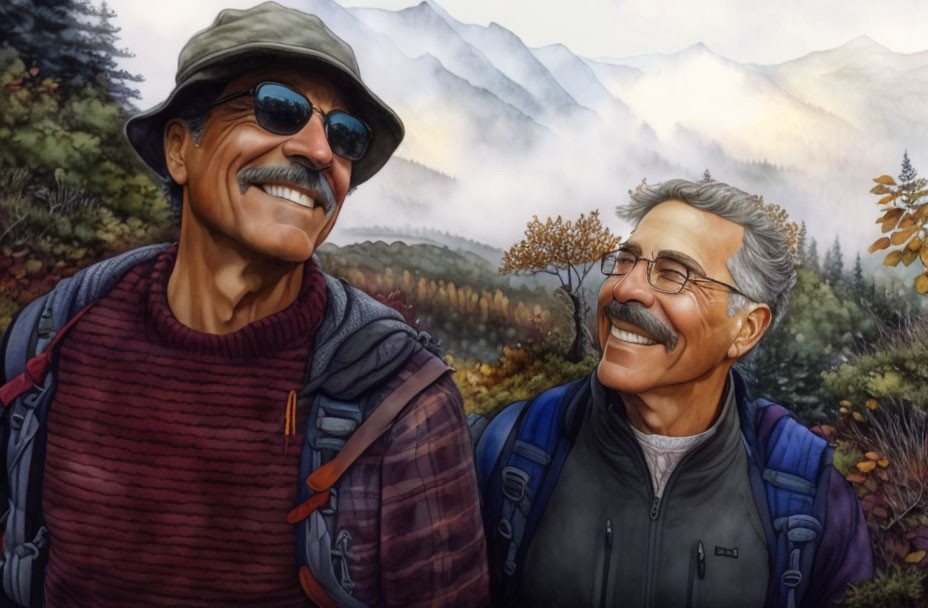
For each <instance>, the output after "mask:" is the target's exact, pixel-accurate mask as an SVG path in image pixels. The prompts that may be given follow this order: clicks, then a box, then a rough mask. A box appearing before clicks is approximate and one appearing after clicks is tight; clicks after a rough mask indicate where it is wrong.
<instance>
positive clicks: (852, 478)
mask: <svg viewBox="0 0 928 608" xmlns="http://www.w3.org/2000/svg"><path fill="white" fill-rule="evenodd" d="M844 478H845V479H847V480H848V481H849V482H851V483H863V482H865V481H867V478H866V477H864V476H863V475H861V474H860V473H859V472H857V471H848V473H847V475H845V476H844Z"/></svg>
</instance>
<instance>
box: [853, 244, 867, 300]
mask: <svg viewBox="0 0 928 608" xmlns="http://www.w3.org/2000/svg"><path fill="white" fill-rule="evenodd" d="M852 280H853V285H852V287H853V289H854V295H855V296H856V297H857V298H858V299H860V298H862V297H863V296H864V295H865V293H866V288H867V285H866V283H865V281H864V269H863V266H861V264H860V252H857V258H856V259H855V260H854V274H853V276H852Z"/></svg>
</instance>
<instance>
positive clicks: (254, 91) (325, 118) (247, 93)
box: [208, 80, 374, 162]
mask: <svg viewBox="0 0 928 608" xmlns="http://www.w3.org/2000/svg"><path fill="white" fill-rule="evenodd" d="M265 85H274V86H278V87H283V88H285V89H288V90H290V91H292V92H293V93H295V94H296V95H297V96H299V97H302V98H303V99H304V100H305V101H306V104H307V105H308V106H309V117H308V118H307V119H306V122H304V123H303V124H301V125H300V126H299V127H298V128H297V129H296V130H295V131H289V132H280V131H274V130H272V129H269V128H268V127H267V126H265V125H264V124H262V123H261V120H260V118H259V117H258V112H257V107H258V104H257V95H258V90H259V89H260V88H261V87H263V86H265ZM240 97H251V99H252V111H253V112H254V115H255V121H256V122H257V123H258V125H259V126H260V127H261V128H262V129H264V130H265V131H267V132H268V133H273V134H275V135H295V134H296V133H299V132H300V131H301V130H302V129H303V127H305V126H306V125H307V124H309V121H310V120H312V117H313V113H316V114H318V115H319V117H320V118H321V119H322V127H323V131H324V132H325V138H326V141H328V142H329V147H331V148H332V151H333V152H335V148H334V147H332V141H331V140H330V139H329V119H330V117H332V116H335V115H339V114H343V115H345V116H348V117H349V118H353V119H354V120H357V121H358V122H359V123H361V126H362V127H364V130H365V131H366V132H367V143H366V144H365V146H364V150H363V151H362V152H361V154H360V155H359V156H358V157H357V158H352V157H350V156H345V155H344V154H339V153H338V152H335V154H338V155H339V156H341V157H342V158H346V159H348V160H350V161H352V162H357V161H359V160H361V159H362V158H364V155H365V154H367V151H368V150H369V149H370V147H371V141H373V139H374V132H373V131H371V128H370V127H369V126H368V124H367V123H366V122H364V121H363V120H361V119H360V118H358V117H357V116H355V115H354V114H349V113H348V112H345V111H344V110H329V111H328V112H323V111H322V110H321V109H320V108H318V107H316V106H315V105H313V102H312V101H310V99H309V98H308V97H307V96H306V95H304V94H302V93H300V92H299V91H297V90H296V89H294V88H293V87H291V86H290V85H286V84H284V83H282V82H275V81H273V80H266V81H264V82H259V83H258V84H256V85H255V86H253V87H251V88H250V89H246V90H244V91H238V92H236V93H230V94H229V95H224V96H223V97H220V98H219V99H217V100H216V101H214V102H212V103H211V104H209V106H208V107H209V108H210V109H212V108H215V107H216V106H220V105H222V104H224V103H228V102H230V101H233V100H235V99H238V98H240Z"/></svg>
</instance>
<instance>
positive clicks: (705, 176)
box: [702, 167, 712, 182]
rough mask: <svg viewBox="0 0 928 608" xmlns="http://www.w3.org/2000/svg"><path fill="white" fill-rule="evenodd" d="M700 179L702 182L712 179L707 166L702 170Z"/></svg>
mask: <svg viewBox="0 0 928 608" xmlns="http://www.w3.org/2000/svg"><path fill="white" fill-rule="evenodd" d="M702 181H704V182H711V181H712V174H711V173H709V167H706V170H705V171H703V172H702Z"/></svg>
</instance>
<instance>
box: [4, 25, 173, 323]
mask: <svg viewBox="0 0 928 608" xmlns="http://www.w3.org/2000/svg"><path fill="white" fill-rule="evenodd" d="M49 10H51V9H49ZM101 56H102V55H101ZM49 61H50V60H49ZM44 62H45V59H43V56H41V55H40V56H36V57H33V58H32V60H31V63H32V65H31V66H27V65H26V62H25V61H24V59H23V58H22V57H21V56H20V53H19V51H18V50H17V49H16V48H13V47H11V46H9V45H8V44H3V45H0V251H2V257H0V270H2V271H3V272H2V274H0V330H2V329H5V328H6V326H7V324H8V323H9V321H10V318H11V316H12V312H11V311H15V310H16V309H18V308H19V307H20V306H22V305H23V304H25V303H26V302H28V301H30V300H31V299H33V298H34V297H36V296H37V295H39V294H41V293H43V292H44V291H47V290H48V289H49V288H50V287H51V286H52V285H54V283H55V282H57V280H59V279H61V278H63V277H65V276H69V275H70V274H73V273H74V272H75V271H76V270H77V269H78V268H80V267H82V266H85V265H87V264H89V263H91V262H93V261H95V260H98V259H100V258H102V257H106V256H107V255H111V254H113V253H115V252H119V251H123V250H125V249H128V248H130V247H134V246H138V245H141V244H145V243H150V242H155V241H158V240H164V239H166V238H169V237H170V234H171V231H172V228H171V224H172V220H171V214H170V211H169V206H168V205H167V203H166V201H165V199H164V197H163V196H162V195H161V193H160V191H159V189H158V186H157V185H156V183H155V182H154V181H153V180H152V178H151V177H150V176H149V174H148V172H147V171H146V170H145V169H144V168H143V167H142V165H141V164H140V163H139V162H138V161H137V160H136V157H135V153H134V152H133V151H132V149H131V148H130V147H129V144H128V142H127V141H126V140H125V137H124V135H123V133H122V125H123V123H124V122H125V113H126V107H125V106H124V105H121V104H120V101H123V102H124V101H125V99H121V100H118V99H114V98H113V97H111V89H110V85H111V84H113V83H112V81H110V80H107V74H109V72H107V71H106V70H103V71H98V72H96V73H95V74H93V75H92V76H93V78H92V79H91V80H87V79H81V78H76V77H73V75H72V77H69V78H68V79H67V80H66V81H65V80H63V79H62V77H61V76H60V75H57V74H56V73H55V72H54V71H51V70H50V71H49V72H48V73H46V71H45V63H44ZM88 74H89V73H88ZM119 90H120V91H121V92H122V94H123V95H127V93H126V90H125V87H123V88H121V89H119Z"/></svg>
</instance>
